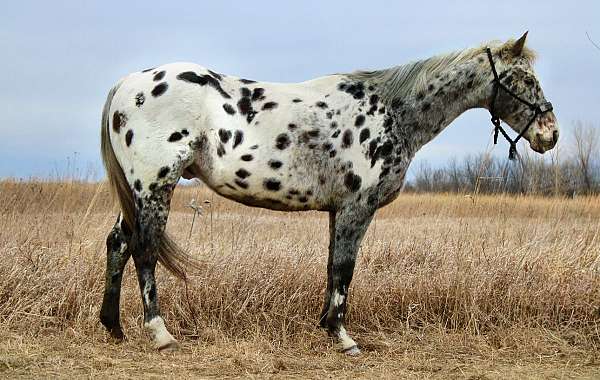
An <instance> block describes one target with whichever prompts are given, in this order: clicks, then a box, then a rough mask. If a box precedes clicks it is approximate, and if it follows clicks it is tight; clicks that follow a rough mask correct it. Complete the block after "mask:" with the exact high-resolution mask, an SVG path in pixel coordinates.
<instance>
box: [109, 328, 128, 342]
mask: <svg viewBox="0 0 600 380" xmlns="http://www.w3.org/2000/svg"><path fill="white" fill-rule="evenodd" d="M110 337H111V338H112V340H113V341H114V342H115V343H121V342H123V341H124V340H125V334H123V330H121V329H118V330H117V329H115V330H111V331H110Z"/></svg>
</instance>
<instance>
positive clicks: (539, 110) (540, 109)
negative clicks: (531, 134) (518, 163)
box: [486, 48, 553, 160]
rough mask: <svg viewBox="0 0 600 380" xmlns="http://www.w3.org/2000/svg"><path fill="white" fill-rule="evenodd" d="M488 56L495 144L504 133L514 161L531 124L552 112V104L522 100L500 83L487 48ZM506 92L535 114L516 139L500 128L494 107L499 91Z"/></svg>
mask: <svg viewBox="0 0 600 380" xmlns="http://www.w3.org/2000/svg"><path fill="white" fill-rule="evenodd" d="M486 52H487V56H488V59H489V61H490V65H491V67H492V74H494V81H493V82H494V92H493V94H492V103H491V105H490V114H491V115H492V124H494V144H497V143H498V131H500V132H502V136H504V138H505V139H506V141H508V143H509V144H510V148H509V149H508V159H509V160H514V159H515V158H516V157H517V142H518V141H519V139H521V137H523V135H524V134H525V132H527V130H528V129H529V127H530V126H531V124H533V122H534V121H535V119H537V117H538V116H540V115H543V114H545V113H546V112H550V111H552V109H553V108H552V103H550V102H542V103H540V104H533V103H530V102H528V101H527V100H525V99H523V98H521V97H520V96H518V95H517V94H515V93H514V92H512V91H511V90H510V89H509V88H508V87H506V86H505V85H504V84H503V83H501V82H500V78H499V77H498V72H497V71H496V66H495V65H494V59H493V58H492V51H491V50H490V48H486ZM499 88H500V89H502V90H504V91H505V92H506V93H507V94H508V95H510V96H512V97H513V98H514V99H517V100H518V101H520V102H521V103H523V104H525V105H526V106H527V107H529V109H530V110H532V111H533V112H534V114H533V117H532V118H531V120H529V123H527V125H526V126H525V128H523V130H522V131H521V132H520V133H519V135H518V136H517V138H516V139H514V140H513V139H511V138H510V136H509V135H508V133H506V131H505V130H504V129H503V128H502V127H501V126H500V117H498V115H496V110H495V108H494V105H495V104H496V98H497V97H498V89H499Z"/></svg>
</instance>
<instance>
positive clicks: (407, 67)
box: [346, 43, 497, 103]
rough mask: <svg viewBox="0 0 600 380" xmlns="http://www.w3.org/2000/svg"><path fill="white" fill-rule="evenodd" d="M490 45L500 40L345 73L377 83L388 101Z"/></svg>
mask: <svg viewBox="0 0 600 380" xmlns="http://www.w3.org/2000/svg"><path fill="white" fill-rule="evenodd" d="M491 45H497V43H489V44H486V45H481V46H479V47H476V48H470V49H465V50H462V51H456V52H452V53H448V54H441V55H437V56H434V57H431V58H427V59H423V60H420V61H415V62H410V63H407V64H404V65H400V66H395V67H392V68H389V69H383V70H374V71H363V70H360V71H355V72H353V73H349V74H346V75H347V77H348V78H349V79H351V80H356V81H362V82H365V83H369V84H370V85H374V86H376V87H377V89H379V91H380V93H381V97H382V100H383V101H384V102H385V103H388V102H390V101H391V100H392V99H394V98H397V97H401V98H404V97H406V96H410V95H415V94H417V93H418V92H421V91H424V90H425V87H426V85H427V82H428V81H429V80H430V79H431V78H432V77H434V76H435V75H436V74H439V73H441V72H442V71H445V70H446V69H448V68H451V67H454V66H457V65H459V64H461V63H463V62H465V61H467V60H469V59H472V58H473V57H475V56H477V55H478V54H481V53H482V52H484V51H485V46H491Z"/></svg>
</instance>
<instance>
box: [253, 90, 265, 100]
mask: <svg viewBox="0 0 600 380" xmlns="http://www.w3.org/2000/svg"><path fill="white" fill-rule="evenodd" d="M264 94H265V89H264V88H261V87H257V88H255V89H254V90H253V91H252V101H253V102H255V101H258V100H263V99H264V98H265V95H264Z"/></svg>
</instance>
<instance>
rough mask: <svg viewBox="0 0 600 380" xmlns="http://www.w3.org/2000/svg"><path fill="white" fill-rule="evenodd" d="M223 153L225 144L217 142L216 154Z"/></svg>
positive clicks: (222, 154) (221, 154) (220, 154)
mask: <svg viewBox="0 0 600 380" xmlns="http://www.w3.org/2000/svg"><path fill="white" fill-rule="evenodd" d="M224 155H225V146H223V144H222V143H219V146H217V156H219V157H223V156H224Z"/></svg>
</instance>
